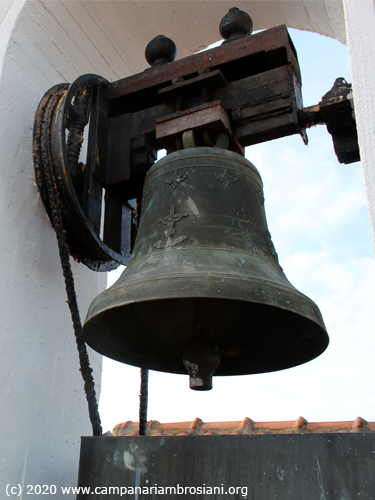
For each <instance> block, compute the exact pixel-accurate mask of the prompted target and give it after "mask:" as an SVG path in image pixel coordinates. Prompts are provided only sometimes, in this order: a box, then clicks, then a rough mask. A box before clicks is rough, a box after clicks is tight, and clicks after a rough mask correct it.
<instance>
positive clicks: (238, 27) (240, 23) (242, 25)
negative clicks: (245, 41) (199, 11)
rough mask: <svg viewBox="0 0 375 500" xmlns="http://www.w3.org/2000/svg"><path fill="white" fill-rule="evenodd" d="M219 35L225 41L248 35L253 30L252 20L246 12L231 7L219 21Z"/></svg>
mask: <svg viewBox="0 0 375 500" xmlns="http://www.w3.org/2000/svg"><path fill="white" fill-rule="evenodd" d="M219 29H220V35H221V36H222V37H223V38H224V40H226V41H228V42H229V41H231V40H236V39H237V38H241V37H243V36H249V35H251V33H252V32H253V21H252V19H251V17H250V16H249V14H248V13H247V12H244V11H243V10H240V9H238V8H237V7H232V8H231V9H229V12H228V14H226V15H225V16H224V17H223V19H222V20H221V22H220V28H219Z"/></svg>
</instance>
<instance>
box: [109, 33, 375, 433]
mask: <svg viewBox="0 0 375 500" xmlns="http://www.w3.org/2000/svg"><path fill="white" fill-rule="evenodd" d="M290 34H291V37H292V40H293V42H294V44H295V46H296V49H297V52H298V58H299V61H300V66H301V72H302V81H303V86H302V88H303V98H304V104H305V106H308V105H312V104H316V103H318V102H319V101H320V100H321V97H322V96H323V95H324V94H325V93H326V92H327V91H328V90H329V89H330V88H331V87H332V85H333V83H334V81H335V79H336V78H337V77H339V76H340V77H344V78H346V79H347V81H348V82H350V81H351V78H350V69H349V62H348V55H347V49H346V46H345V45H342V44H341V43H340V42H338V41H336V40H332V39H329V38H327V37H323V36H320V35H317V34H314V33H307V32H301V31H297V30H290ZM308 135H309V146H308V147H306V146H305V145H304V144H303V142H302V140H301V138H300V137H299V136H297V135H296V136H292V137H286V138H283V139H279V140H277V141H273V142H270V143H265V144H260V145H256V146H252V147H251V148H247V151H246V156H247V158H248V159H249V160H250V161H252V162H253V163H254V165H255V166H256V167H257V169H258V170H259V172H260V174H261V176H262V179H263V183H264V192H265V198H266V202H265V208H266V214H267V221H268V226H269V229H270V232H271V234H272V239H273V242H274V244H275V247H276V250H277V252H278V255H279V259H280V263H281V266H282V267H283V269H284V272H285V274H286V276H287V277H288V279H289V280H290V281H291V282H292V284H293V285H294V286H295V287H296V288H298V289H299V290H300V291H301V292H303V293H304V294H306V295H307V296H309V297H310V298H311V299H312V300H314V301H315V302H316V303H317V304H318V306H319V308H320V310H321V312H322V314H323V317H324V320H325V323H326V326H327V330H328V333H329V335H330V339H331V340H330V345H329V347H328V349H327V351H326V352H325V353H324V354H323V355H322V356H320V357H319V358H317V359H316V360H314V361H312V362H310V363H308V364H306V365H303V366H300V367H296V368H292V369H289V370H284V371H282V372H276V373H270V374H261V375H250V376H243V377H226V378H225V377H216V378H214V388H213V390H212V391H210V392H206V393H197V392H194V391H191V390H189V389H188V377H187V376H186V377H185V376H181V375H180V376H179V375H170V374H162V373H157V372H151V373H150V385H149V414H148V418H149V419H153V420H159V421H161V422H172V421H186V420H193V419H194V418H195V417H200V418H202V419H203V420H204V421H206V422H208V421H222V420H242V419H243V418H245V417H246V416H248V417H249V418H251V419H253V420H254V421H262V420H263V421H264V420H267V421H270V420H293V419H297V418H298V417H299V416H303V417H304V418H306V419H307V420H309V421H329V420H354V419H355V418H356V417H357V416H361V417H363V418H365V419H366V420H369V421H374V420H375V392H374V390H373V382H372V381H373V380H374V375H375V364H374V363H373V361H372V358H373V353H374V352H375V351H374V349H375V339H374V335H373V331H374V325H375V307H374V302H375V291H374V286H373V283H374V278H375V264H374V259H373V248H372V240H371V232H370V225H369V219H368V213H367V207H366V198H365V191H364V185H363V175H362V168H361V164H360V163H359V162H358V163H354V164H351V165H340V164H339V163H338V161H337V159H336V157H335V154H334V150H333V145H332V140H331V136H330V135H329V134H328V132H327V130H326V128H325V126H319V127H315V128H313V129H310V130H309V131H308ZM116 276H118V273H116V271H115V272H113V273H111V275H110V278H109V280H110V282H113V280H114V279H115V277H116ZM138 394H139V370H138V369H137V368H134V367H129V366H126V365H122V364H120V363H117V362H115V361H112V360H108V359H104V370H103V379H102V395H101V399H100V411H101V417H102V421H103V427H104V428H105V430H108V429H110V428H112V427H113V426H114V425H115V424H117V423H119V422H122V421H125V420H134V421H137V420H138Z"/></svg>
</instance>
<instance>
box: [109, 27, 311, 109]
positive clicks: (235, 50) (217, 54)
mask: <svg viewBox="0 0 375 500" xmlns="http://www.w3.org/2000/svg"><path fill="white" fill-rule="evenodd" d="M256 54H261V55H258V56H257V57H256V58H255V59H249V61H245V60H244V59H243V58H246V57H249V56H250V57H251V56H253V55H254V56H255V55H256ZM280 61H283V63H282V64H291V65H292V67H293V70H294V72H295V73H296V76H297V78H298V80H299V81H300V80H301V77H300V70H299V64H298V60H297V55H296V51H295V48H294V45H293V43H292V41H291V39H290V37H289V34H288V30H287V28H286V26H285V25H281V26H277V27H276V28H271V29H269V30H266V31H263V32H261V33H257V34H256V35H251V36H248V37H244V38H240V39H238V40H233V41H231V42H230V43H227V44H225V45H222V46H220V47H216V48H213V49H210V50H207V51H205V52H201V53H199V54H195V55H193V56H189V57H185V58H183V59H179V60H177V61H174V62H171V63H169V64H168V65H162V66H159V67H158V66H156V67H154V68H149V69H147V70H145V71H144V72H143V73H138V74H137V75H133V76H129V77H127V78H123V79H122V80H117V81H116V82H112V83H111V84H110V85H109V87H108V92H107V98H108V99H109V100H110V101H112V100H115V99H118V98H121V97H123V96H127V98H128V99H129V100H130V99H132V98H134V97H133V96H132V94H133V93H136V92H140V91H142V90H145V89H147V91H148V92H150V93H152V92H153V88H155V91H157V90H158V88H160V86H165V85H167V84H169V83H170V82H171V81H172V80H173V78H176V77H178V76H180V77H187V76H189V75H190V76H193V75H194V74H198V72H199V71H202V70H211V69H212V70H213V69H220V70H221V71H222V73H223V74H224V76H225V77H226V78H227V79H228V81H232V80H233V78H234V77H235V75H236V74H238V71H239V70H238V69H237V71H235V72H234V74H233V75H232V76H231V73H232V71H231V70H232V69H233V66H234V65H237V63H238V62H240V63H241V64H240V65H241V66H243V69H242V70H240V71H244V72H245V73H247V75H246V76H250V75H251V74H256V73H258V72H259V67H263V68H265V69H273V68H274V67H278V66H280ZM245 62H247V64H245Z"/></svg>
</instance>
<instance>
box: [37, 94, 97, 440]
mask: <svg viewBox="0 0 375 500" xmlns="http://www.w3.org/2000/svg"><path fill="white" fill-rule="evenodd" d="M66 92H67V90H66V88H61V89H58V90H56V91H55V92H54V93H53V94H51V96H50V97H49V99H48V101H47V102H46V103H45V105H44V106H43V108H42V110H41V112H42V113H43V117H42V119H41V120H40V125H39V130H38V131H37V137H38V138H39V144H38V149H37V154H39V159H38V158H37V161H38V162H39V163H40V166H41V168H42V169H43V172H44V176H45V180H46V185H47V191H48V199H49V204H50V208H51V213H52V221H53V227H54V229H55V231H56V237H57V242H58V247H59V253H60V260H61V267H62V270H63V275H64V280H65V288H66V294H67V297H68V305H69V309H70V314H71V317H72V322H73V329H74V334H75V337H76V342H77V349H78V355H79V364H80V372H81V374H82V377H83V381H84V389H85V393H86V399H87V403H88V408H89V416H90V421H91V425H92V430H93V435H94V436H101V435H102V427H101V422H100V416H99V410H98V403H97V399H96V393H95V384H94V379H93V376H92V368H91V367H90V362H89V357H88V353H87V349H86V343H85V340H84V338H83V335H82V324H81V319H80V315H79V309H78V302H77V296H76V292H75V287H74V278H73V273H72V269H71V266H70V260H69V247H68V245H67V243H66V237H65V234H66V232H65V231H64V227H63V220H62V214H61V210H60V208H59V207H60V206H61V200H60V196H59V192H58V187H57V185H56V179H55V175H54V172H53V162H52V160H51V151H50V140H51V121H52V115H53V112H54V110H55V108H56V106H57V105H58V104H59V103H60V102H61V100H62V99H63V98H64V97H65V95H66Z"/></svg>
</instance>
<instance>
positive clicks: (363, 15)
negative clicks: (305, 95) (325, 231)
mask: <svg viewBox="0 0 375 500" xmlns="http://www.w3.org/2000/svg"><path fill="white" fill-rule="evenodd" d="M344 6H345V19H346V29H347V45H348V50H349V58H350V68H351V74H352V82H353V95H354V102H355V113H356V121H357V130H358V135H359V147H360V150H361V160H362V166H363V173H364V178H365V187H366V194H367V201H368V208H369V215H370V222H371V227H372V235H373V242H374V247H375V155H374V152H375V85H374V82H375V49H374V47H375V4H374V0H344Z"/></svg>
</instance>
